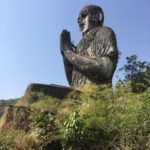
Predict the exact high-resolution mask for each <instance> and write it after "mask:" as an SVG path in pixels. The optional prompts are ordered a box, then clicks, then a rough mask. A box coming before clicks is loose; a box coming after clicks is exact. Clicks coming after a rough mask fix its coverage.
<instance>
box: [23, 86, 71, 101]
mask: <svg viewBox="0 0 150 150" xmlns="http://www.w3.org/2000/svg"><path fill="white" fill-rule="evenodd" d="M71 91H72V88H70V87H66V86H60V85H55V84H50V85H46V84H39V83H32V84H30V85H29V86H28V87H27V89H26V91H25V95H28V94H30V93H32V92H43V93H44V94H45V95H48V96H52V97H55V98H59V99H63V98H64V97H65V96H66V95H67V94H68V93H70V92H71Z"/></svg>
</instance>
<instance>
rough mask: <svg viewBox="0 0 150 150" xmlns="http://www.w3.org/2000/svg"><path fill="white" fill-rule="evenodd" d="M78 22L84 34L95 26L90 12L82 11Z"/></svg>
mask: <svg viewBox="0 0 150 150" xmlns="http://www.w3.org/2000/svg"><path fill="white" fill-rule="evenodd" d="M78 23H79V27H80V31H81V33H82V35H84V34H86V33H87V32H88V31H90V30H91V29H92V28H93V25H92V23H91V21H90V14H89V13H88V12H86V11H85V12H82V13H81V14H80V16H79V18H78Z"/></svg>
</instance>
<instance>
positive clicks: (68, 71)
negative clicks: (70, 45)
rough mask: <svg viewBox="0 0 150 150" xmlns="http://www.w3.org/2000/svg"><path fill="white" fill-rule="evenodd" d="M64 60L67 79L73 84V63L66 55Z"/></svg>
mask: <svg viewBox="0 0 150 150" xmlns="http://www.w3.org/2000/svg"><path fill="white" fill-rule="evenodd" d="M63 62H64V68H65V74H66V78H67V81H68V83H69V85H71V81H72V71H73V65H72V64H71V63H70V62H69V61H68V60H67V59H66V58H65V57H63Z"/></svg>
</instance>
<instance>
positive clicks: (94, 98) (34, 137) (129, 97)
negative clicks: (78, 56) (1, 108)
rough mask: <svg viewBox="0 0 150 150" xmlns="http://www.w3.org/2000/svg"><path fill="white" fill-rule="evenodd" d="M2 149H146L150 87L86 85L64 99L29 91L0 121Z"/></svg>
mask: <svg viewBox="0 0 150 150" xmlns="http://www.w3.org/2000/svg"><path fill="white" fill-rule="evenodd" d="M0 128H1V133H0V149H2V150H61V149H64V150H85V149H88V150H131V149H132V150H149V149H150V88H148V89H147V90H146V91H145V92H143V93H138V94H135V93H132V92H131V88H130V86H126V85H123V84H118V85H117V86H116V87H115V88H114V89H111V88H108V87H107V86H94V85H90V86H85V87H84V88H83V89H82V92H81V93H78V92H72V93H70V94H69V95H68V96H67V97H66V98H65V99H64V100H59V99H56V98H52V97H50V96H46V95H44V94H42V93H29V94H28V95H25V96H24V97H23V98H22V99H20V100H19V101H18V102H17V103H16V104H15V105H14V106H12V105H10V106H9V107H7V109H6V110H5V112H4V114H3V116H2V117H1V120H0Z"/></svg>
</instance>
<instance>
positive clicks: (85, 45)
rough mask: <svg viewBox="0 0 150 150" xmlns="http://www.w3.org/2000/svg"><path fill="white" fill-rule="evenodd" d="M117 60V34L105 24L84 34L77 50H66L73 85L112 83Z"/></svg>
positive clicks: (68, 74)
mask: <svg viewBox="0 0 150 150" xmlns="http://www.w3.org/2000/svg"><path fill="white" fill-rule="evenodd" d="M117 62H118V49H117V42H116V36H115V34H114V32H113V31H112V29H111V28H108V27H104V26H103V27H96V28H93V29H92V30H91V31H89V32H88V33H87V34H86V35H85V36H83V38H82V39H81V40H80V42H79V44H78V45H77V48H76V49H75V51H70V50H66V51H65V52H64V65H65V71H66V76H67V79H68V82H69V84H70V85H71V86H72V87H82V86H83V85H85V84H87V83H95V84H104V83H106V84H111V83H112V77H113V74H114V71H115V69H116V66H117Z"/></svg>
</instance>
